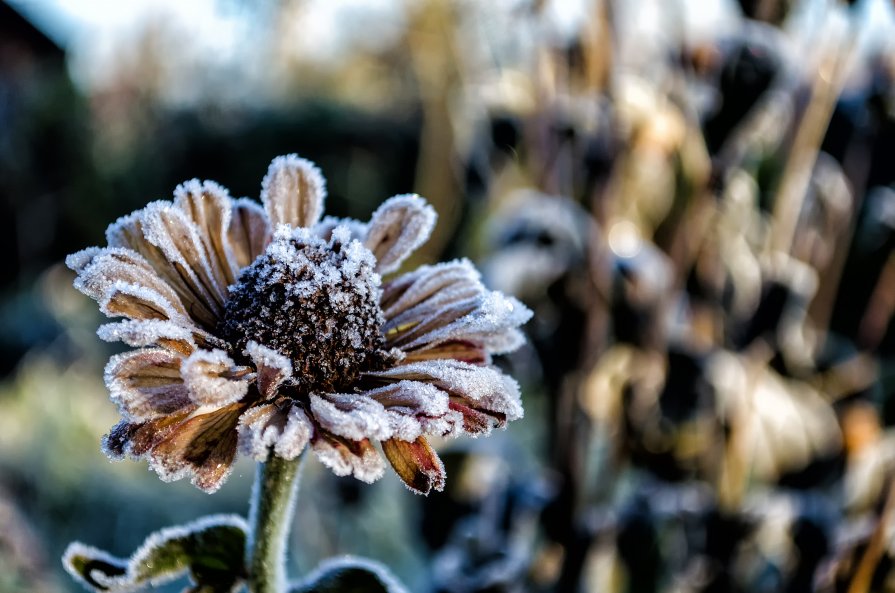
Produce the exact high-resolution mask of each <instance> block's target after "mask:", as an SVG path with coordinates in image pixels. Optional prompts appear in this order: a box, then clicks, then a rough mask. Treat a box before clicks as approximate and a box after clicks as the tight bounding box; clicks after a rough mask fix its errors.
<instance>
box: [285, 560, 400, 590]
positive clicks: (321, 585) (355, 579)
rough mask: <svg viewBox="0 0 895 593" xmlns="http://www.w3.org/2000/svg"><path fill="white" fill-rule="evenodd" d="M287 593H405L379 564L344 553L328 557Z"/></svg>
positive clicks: (389, 573)
mask: <svg viewBox="0 0 895 593" xmlns="http://www.w3.org/2000/svg"><path fill="white" fill-rule="evenodd" d="M289 593H407V589H406V588H404V586H403V585H401V584H400V583H399V582H398V580H397V579H396V578H395V577H394V576H392V574H391V572H390V571H389V570H388V569H387V568H386V567H385V566H383V565H382V564H379V563H378V562H374V561H372V560H367V559H366V558H355V557H351V556H346V557H344V558H338V559H333V560H327V561H326V562H324V563H323V564H321V565H320V566H319V567H318V568H317V570H315V571H314V572H313V573H312V574H311V575H309V576H308V577H307V578H305V579H304V580H303V581H302V582H301V583H298V584H295V585H293V586H292V587H290V589H289Z"/></svg>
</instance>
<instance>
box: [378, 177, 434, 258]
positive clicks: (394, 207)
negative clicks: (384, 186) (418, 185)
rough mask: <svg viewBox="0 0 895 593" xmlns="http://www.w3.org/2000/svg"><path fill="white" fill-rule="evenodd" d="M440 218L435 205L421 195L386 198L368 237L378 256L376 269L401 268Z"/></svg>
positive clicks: (424, 240) (430, 232)
mask: <svg viewBox="0 0 895 593" xmlns="http://www.w3.org/2000/svg"><path fill="white" fill-rule="evenodd" d="M437 218H438V216H437V214H436V213H435V209H434V208H432V206H430V205H429V204H428V203H427V202H426V201H425V200H424V199H422V198H421V197H419V196H417V195H412V194H407V195H401V196H394V197H391V198H389V199H388V200H386V201H385V202H383V203H382V205H381V206H379V208H377V209H376V211H375V212H374V213H373V216H372V217H371V218H370V223H369V225H368V229H367V239H366V241H365V244H366V246H367V248H368V249H369V250H370V251H372V252H373V255H375V256H376V260H377V268H376V271H377V272H379V273H381V274H388V273H389V272H394V271H395V270H397V269H398V268H399V267H400V266H401V263H403V261H404V260H405V259H407V257H408V256H409V255H410V254H411V253H413V252H414V251H415V250H416V248H417V247H419V246H420V245H422V244H423V243H425V242H426V240H427V239H428V238H429V235H431V234H432V229H433V228H434V227H435V220H436V219H437Z"/></svg>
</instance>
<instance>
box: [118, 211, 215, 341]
mask: <svg viewBox="0 0 895 593" xmlns="http://www.w3.org/2000/svg"><path fill="white" fill-rule="evenodd" d="M106 239H107V240H108V242H109V246H110V247H120V248H125V249H129V250H132V251H134V252H136V253H138V254H139V255H140V256H141V257H143V258H144V259H145V261H146V262H147V263H148V264H149V265H150V266H151V267H152V269H153V270H155V272H156V273H157V274H158V275H159V277H160V278H161V279H162V280H164V281H165V283H167V284H168V286H170V287H171V288H172V289H173V290H174V292H176V293H177V296H178V297H179V299H180V301H181V303H182V304H183V307H184V309H185V310H186V311H187V312H188V313H189V315H190V317H192V318H193V319H194V320H196V321H197V322H199V323H200V324H201V325H202V326H203V327H205V328H206V329H212V328H214V326H215V324H216V323H217V318H218V315H219V313H220V310H221V309H220V302H219V301H220V299H221V298H222V297H221V296H220V293H221V288H220V287H219V286H216V285H215V284H216V283H214V282H213V281H212V280H210V276H211V273H210V271H209V266H208V264H207V260H206V258H205V255H204V253H203V252H202V247H201V243H200V242H199V238H198V229H197V228H196V226H195V225H194V224H193V223H192V222H190V221H189V219H188V218H187V217H186V214H185V213H184V212H183V211H182V210H181V209H180V208H176V207H175V206H174V205H173V204H172V203H171V202H153V203H151V204H149V205H148V206H146V207H145V208H143V209H142V210H137V211H136V212H133V213H131V214H129V215H127V216H123V217H121V218H119V219H118V220H117V221H115V222H114V223H113V224H111V225H109V228H108V229H106ZM197 274H201V277H203V278H205V280H204V281H203V280H201V279H200V275H197ZM224 288H226V287H224Z"/></svg>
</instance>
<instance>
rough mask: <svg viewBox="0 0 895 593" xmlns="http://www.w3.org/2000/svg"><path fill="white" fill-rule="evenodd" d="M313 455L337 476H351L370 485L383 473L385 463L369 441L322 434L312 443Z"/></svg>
mask: <svg viewBox="0 0 895 593" xmlns="http://www.w3.org/2000/svg"><path fill="white" fill-rule="evenodd" d="M312 444H313V449H314V453H315V454H316V455H317V458H318V459H320V461H321V462H322V463H323V465H325V466H327V467H328V468H330V469H331V470H332V471H333V473H334V474H336V475H337V476H348V475H353V476H354V477H355V478H357V479H358V480H360V481H362V482H367V483H368V484H372V483H373V482H375V481H376V480H378V479H379V478H381V477H382V474H383V473H385V462H384V461H383V459H382V456H381V455H380V454H379V452H378V451H376V448H375V447H373V445H371V444H370V441H368V440H366V439H365V440H363V441H356V442H355V441H345V440H342V439H341V438H339V437H337V436H334V435H327V434H323V435H321V436H319V437H318V438H317V439H316V440H314V441H313V443H312Z"/></svg>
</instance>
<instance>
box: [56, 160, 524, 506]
mask: <svg viewBox="0 0 895 593" xmlns="http://www.w3.org/2000/svg"><path fill="white" fill-rule="evenodd" d="M325 194H326V190H325V182H324V179H323V177H322V176H321V174H320V172H319V171H318V169H317V168H316V167H315V166H314V165H313V164H311V163H310V162H308V161H306V160H303V159H300V158H298V157H296V156H295V155H289V156H285V157H279V158H277V159H274V161H273V162H272V163H271V166H270V169H269V170H268V173H267V176H266V177H265V178H264V181H263V183H262V192H261V202H262V204H261V205H259V204H257V203H255V202H253V201H251V200H248V199H232V198H230V196H229V195H228V193H227V191H226V190H225V189H223V188H222V187H220V186H219V185H217V184H215V183H212V182H208V181H206V182H203V183H200V182H199V181H196V180H193V181H189V182H187V183H184V184H182V185H180V186H179V187H177V189H176V190H175V192H174V201H173V202H168V201H159V202H154V203H151V204H149V205H148V206H146V207H145V208H143V209H142V210H139V211H137V212H134V213H132V214H130V215H128V216H125V217H123V218H121V219H119V220H118V221H117V222H115V223H114V224H112V225H111V226H110V227H109V229H108V230H107V232H106V237H107V240H108V246H107V247H104V248H90V249H86V250H84V251H81V252H79V253H76V254H74V255H71V256H69V258H68V259H67V264H68V266H69V267H70V268H72V269H73V270H74V271H75V272H76V273H77V279H76V280H75V286H76V288H78V289H79V290H80V291H82V292H83V293H85V294H87V295H88V296H90V297H92V298H94V299H96V300H97V302H98V303H99V306H100V310H101V311H102V312H103V313H105V314H106V315H108V316H109V317H121V318H123V319H122V320H120V321H116V322H114V323H109V324H106V325H103V326H102V327H100V329H99V331H98V334H99V336H100V337H101V338H102V339H104V340H108V341H121V342H124V343H125V344H127V345H129V346H132V347H134V348H136V349H135V350H131V351H129V352H126V353H124V354H119V355H117V356H114V357H113V358H112V359H111V360H110V361H109V364H108V365H107V367H106V373H105V380H106V385H107V386H108V389H109V392H110V394H111V398H112V400H113V401H114V402H115V403H116V404H117V405H118V407H119V410H120V413H121V416H122V420H121V422H120V423H119V424H118V425H116V426H115V427H114V428H112V430H111V432H110V433H109V434H108V435H106V437H105V438H104V440H103V448H104V450H105V452H106V453H107V454H108V455H109V456H110V457H112V458H115V459H119V458H123V457H125V456H129V457H132V458H138V459H139V458H145V459H147V460H148V461H149V464H150V466H151V467H152V468H153V469H154V470H155V471H156V472H157V473H158V474H159V476H160V477H161V478H162V479H163V480H176V479H179V478H183V477H187V476H189V477H191V478H192V481H193V483H194V484H195V485H196V486H198V487H199V488H201V489H203V490H206V491H208V492H212V491H214V490H216V489H217V488H218V487H220V485H221V484H222V483H223V481H224V480H225V479H226V477H227V476H228V474H229V472H230V470H231V466H232V463H233V460H234V458H235V456H236V454H237V451H241V452H242V453H243V454H246V455H250V456H251V457H254V458H255V459H258V460H261V461H263V460H265V459H267V457H268V455H270V454H271V453H272V454H275V455H278V456H280V457H283V458H286V459H292V458H295V457H296V456H298V455H299V454H300V453H301V452H302V451H303V450H304V449H305V447H308V446H309V447H310V448H311V449H312V450H313V451H314V452H315V453H316V455H317V457H319V459H320V460H321V461H322V462H323V463H324V464H325V465H327V466H329V467H330V468H331V469H332V470H333V471H334V472H335V473H336V474H338V475H349V474H350V475H353V476H355V477H356V478H358V479H360V480H363V481H366V482H372V481H374V480H376V479H378V478H379V477H381V476H382V474H383V472H384V469H385V461H384V460H383V457H382V455H381V454H380V452H379V450H378V449H377V447H376V446H375V443H376V442H377V441H378V442H379V443H380V444H381V449H382V452H383V453H384V454H385V459H387V460H388V461H389V462H390V463H391V465H392V467H393V468H394V469H395V470H396V472H397V473H398V475H399V476H400V477H401V478H402V479H403V480H404V482H405V483H406V484H407V485H408V487H410V488H411V489H412V490H414V491H417V492H422V493H427V492H429V491H430V490H431V489H432V488H435V489H438V490H440V489H441V488H442V487H443V485H444V479H445V477H444V468H443V466H442V464H441V461H440V460H439V458H438V456H437V455H436V454H435V452H434V451H433V450H432V448H431V447H430V446H429V443H428V442H427V440H426V437H427V436H429V435H437V436H448V437H454V436H458V435H460V434H463V433H466V434H470V435H473V436H477V435H480V434H486V433H488V432H489V431H490V430H491V429H492V428H493V427H495V426H503V425H504V424H505V423H506V422H507V421H510V420H515V419H517V418H520V417H521V416H522V407H521V404H520V400H519V388H518V386H517V384H516V383H515V381H513V380H512V379H511V378H509V377H507V376H505V375H503V374H502V373H501V372H499V371H498V370H496V369H495V368H494V367H492V366H490V360H491V358H490V357H491V355H492V354H498V353H502V352H508V351H510V350H513V349H515V348H516V347H517V346H519V344H520V343H521V341H522V336H521V333H520V332H519V330H518V329H517V328H518V326H520V325H521V324H522V323H524V322H525V321H527V320H528V318H529V317H530V316H531V313H530V312H529V311H528V310H527V309H526V308H525V307H524V306H523V305H522V304H520V303H519V302H518V301H516V300H515V299H512V298H508V297H505V296H503V295H502V294H500V293H497V292H491V291H488V290H486V289H485V288H484V286H483V285H482V283H481V281H480V278H479V274H478V272H477V271H476V270H475V269H474V268H473V266H472V265H471V264H470V263H469V262H468V261H466V260H458V261H452V262H447V263H442V264H438V265H433V266H423V267H421V268H419V269H417V270H415V271H413V272H411V273H408V274H404V275H400V276H397V277H394V278H393V279H390V280H388V281H385V282H383V281H382V279H381V275H382V274H389V273H391V272H395V271H396V270H397V269H398V267H399V266H400V265H401V263H402V262H403V261H404V260H405V259H406V258H407V257H408V255H410V254H411V253H412V252H413V250H415V249H416V248H417V247H419V245H421V244H422V243H423V242H424V241H425V240H426V239H427V238H428V236H429V233H430V232H431V230H432V227H433V226H434V224H435V212H434V210H433V209H432V208H431V207H430V206H429V205H428V204H427V203H426V202H425V201H424V200H423V199H421V198H420V197H418V196H410V195H407V196H396V197H393V198H390V199H389V200H387V201H386V202H385V203H383V204H382V205H381V206H380V207H379V209H377V210H376V212H374V213H373V216H372V218H371V220H370V221H369V222H368V223H362V222H359V221H355V220H339V219H334V218H330V217H327V218H323V219H322V220H321V214H322V210H323V201H324V198H325Z"/></svg>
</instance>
